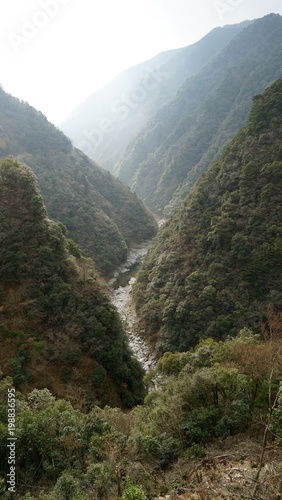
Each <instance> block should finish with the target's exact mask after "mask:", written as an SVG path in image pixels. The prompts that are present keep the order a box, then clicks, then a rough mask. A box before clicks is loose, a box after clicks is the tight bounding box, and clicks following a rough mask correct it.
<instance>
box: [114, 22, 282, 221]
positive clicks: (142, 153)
mask: <svg viewBox="0 0 282 500" xmlns="http://www.w3.org/2000/svg"><path fill="white" fill-rule="evenodd" d="M281 74H282V18H281V16H279V15H274V14H271V15H269V16H266V17H265V18H262V19H259V20H257V21H255V22H254V23H252V24H250V25H249V26H248V27H247V28H245V29H244V30H243V31H242V32H240V33H239V34H238V35H237V36H236V37H235V38H234V39H233V40H232V41H231V42H230V43H229V45H228V46H227V47H226V48H225V49H223V50H222V52H221V53H220V54H219V55H218V56H217V57H216V58H214V59H213V60H212V61H211V62H210V63H209V64H208V65H206V66H205V68H203V69H202V70H201V71H200V72H198V73H197V75H195V76H194V77H191V78H189V79H188V80H187V81H186V82H185V83H184V85H183V86H182V88H181V89H180V90H179V92H178V94H177V97H176V98H175V99H174V100H173V101H171V102H170V103H168V104H167V105H166V106H164V107H163V108H162V109H161V110H160V111H159V112H158V113H157V114H156V115H155V117H154V118H153V119H152V120H151V121H150V122H149V123H148V124H147V125H146V126H145V127H144V128H143V129H142V131H141V132H140V134H139V135H138V136H137V137H136V138H135V139H134V140H133V141H132V143H131V144H130V145H129V146H128V148H127V150H126V151H125V153H124V155H123V158H122V159H121V160H120V162H119V164H118V165H117V166H116V168H115V174H116V175H117V176H118V177H119V178H120V179H122V180H123V181H125V182H126V183H127V184H129V185H130V186H131V187H132V188H133V189H134V190H135V191H136V192H137V194H138V195H139V196H140V197H141V198H142V199H143V200H145V201H146V203H147V205H148V206H150V207H151V208H152V209H153V210H154V211H158V212H160V213H162V212H165V213H167V214H171V212H172V211H173V210H174V209H175V208H176V207H177V206H178V205H179V204H180V202H181V201H182V200H183V199H184V198H185V196H186V195H187V194H189V193H190V192H191V190H192V188H193V186H194V184H195V182H196V180H197V179H198V178H199V176H200V175H201V173H202V172H204V171H206V170H207V168H208V167H209V165H210V162H211V161H212V160H213V159H214V158H215V157H216V155H218V154H219V152H220V151H221V150H222V148H223V147H224V145H225V144H227V142H228V141H229V140H230V139H231V138H232V137H233V136H234V134H235V133H236V132H237V131H238V130H239V129H240V128H241V127H242V126H243V125H244V124H245V122H246V119H247V116H248V112H249V110H250V108H251V104H252V98H253V96H254V95H256V94H258V93H260V92H262V91H263V90H264V89H265V88H266V87H267V86H268V85H271V84H272V83H273V82H274V81H275V80H276V79H277V78H279V77H280V76H281Z"/></svg>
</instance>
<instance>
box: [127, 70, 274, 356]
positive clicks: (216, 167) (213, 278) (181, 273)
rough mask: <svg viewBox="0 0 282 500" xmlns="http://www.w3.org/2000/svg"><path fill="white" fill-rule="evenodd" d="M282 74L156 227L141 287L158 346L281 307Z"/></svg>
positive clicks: (256, 320)
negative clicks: (175, 208)
mask: <svg viewBox="0 0 282 500" xmlns="http://www.w3.org/2000/svg"><path fill="white" fill-rule="evenodd" d="M281 137H282V78H280V79H279V80H278V81H277V82H275V83H274V84H273V85H272V87H270V88H268V89H267V90H266V91H265V92H264V93H263V94H262V95H259V96H256V97H255V98H254V104H253V107H252V110H251V113H250V116H249V120H248V123H247V125H246V127H245V128H244V129H243V130H242V131H240V132H239V133H238V134H237V135H236V137H235V138H234V139H233V141H232V142H231V143H230V144H229V145H228V146H227V147H226V148H225V149H224V152H223V154H222V157H221V159H220V160H219V161H217V162H215V163H214V164H213V166H212V167H211V169H210V170H209V171H208V172H207V173H206V175H204V176H203V177H202V179H201V180H200V181H199V182H198V184H197V186H196V188H195V189H194V191H193V193H192V195H191V196H190V197H189V198H188V199H187V200H186V201H185V203H184V204H183V206H182V207H181V208H180V209H179V210H178V211H177V212H176V213H175V215H174V216H173V217H172V218H171V219H170V220H169V222H168V223H167V224H166V226H165V227H164V229H163V230H161V231H160V233H159V234H158V236H157V238H156V240H155V243H154V245H153V247H152V248H151V250H150V251H149V253H148V254H147V256H146V259H145V261H144V264H143V266H142V268H141V270H140V273H139V276H138V281H137V285H136V287H135V291H134V295H135V301H136V306H137V312H138V315H139V318H140V322H141V325H142V326H143V327H144V331H145V332H146V333H147V335H148V336H149V338H150V340H151V341H152V342H154V343H155V344H157V343H159V344H158V346H159V348H160V349H161V351H164V350H180V351H185V350H187V349H188V348H190V347H191V346H194V345H195V344H196V343H197V342H198V341H199V339H202V338H206V337H213V338H214V339H217V340H220V339H224V338H226V337H227V336H229V335H236V333H237V332H238V331H239V330H240V328H242V327H245V326H247V327H250V328H254V329H256V328H258V326H259V325H261V324H262V322H263V321H264V320H265V314H266V310H267V308H268V307H269V306H270V307H271V308H273V310H274V311H277V310H278V311H279V310H281V307H282V244H281V241H282V240H281V236H282V210H281V207H282V147H281V145H282V143H281Z"/></svg>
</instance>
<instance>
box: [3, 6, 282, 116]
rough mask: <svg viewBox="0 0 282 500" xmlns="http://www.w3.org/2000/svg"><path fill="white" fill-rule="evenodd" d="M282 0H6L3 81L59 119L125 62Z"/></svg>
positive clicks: (185, 41) (259, 14)
mask: <svg viewBox="0 0 282 500" xmlns="http://www.w3.org/2000/svg"><path fill="white" fill-rule="evenodd" d="M270 12H275V13H279V14H282V2H281V0H194V1H192V0H142V2H141V1H137V0H119V1H115V0H100V1H93V0H92V1H91V0H9V1H8V0H6V1H5V2H4V1H3V0H2V2H1V17H0V36H1V44H0V57H1V59H0V60H1V76H0V83H1V84H2V86H3V87H4V89H5V90H6V91H7V92H9V93H11V94H12V95H15V96H16V97H19V98H20V99H23V100H25V101H27V102H29V103H30V104H31V105H32V106H34V107H36V108H37V109H40V110H41V111H42V112H43V113H44V114H45V115H46V116H47V117H48V119H49V120H50V121H52V122H53V123H55V124H58V123H60V122H61V121H62V120H63V119H64V118H65V117H66V116H67V115H68V114H69V113H70V112H71V111H72V110H73V108H74V107H75V106H76V105H77V104H78V103H79V102H82V101H83V100H85V99H86V98H87V97H88V96H89V95H90V94H91V93H92V92H94V91H95V90H98V89H99V88H100V87H101V86H103V85H105V84H106V83H107V82H108V81H110V80H111V79H112V78H113V77H114V76H115V75H116V74H117V73H119V72H120V71H121V70H123V69H125V68H127V67H130V66H133V65H134V64H137V63H139V62H142V61H145V60H146V59H149V58H151V57H153V56H154V55H156V54H158V53H159V52H162V51H164V50H167V49H171V48H178V47H183V46H186V45H190V44H191V43H193V42H195V41H197V40H199V39H200V38H202V37H203V36H204V35H205V34H206V33H208V32H209V31H210V30H211V29H213V28H214V27H216V26H223V25H225V24H233V23H237V22H240V21H243V20H245V19H254V18H258V17H262V16H264V15H266V14H268V13H270Z"/></svg>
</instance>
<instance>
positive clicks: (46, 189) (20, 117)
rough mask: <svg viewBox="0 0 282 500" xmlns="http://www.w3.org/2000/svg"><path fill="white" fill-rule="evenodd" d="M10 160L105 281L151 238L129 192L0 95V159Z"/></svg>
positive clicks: (147, 220) (149, 225)
mask: <svg viewBox="0 0 282 500" xmlns="http://www.w3.org/2000/svg"><path fill="white" fill-rule="evenodd" d="M8 155H13V156H15V157H18V158H19V159H20V160H22V161H24V162H25V163H26V164H27V165H29V166H30V167H31V168H32V170H33V172H34V173H35V174H36V175H37V177H38V181H39V185H40V189H41V191H42V194H43V197H44V201H45V203H46V206H47V208H48V211H49V214H50V216H51V217H52V218H54V219H56V220H59V221H61V222H62V223H63V224H64V225H65V226H66V227H67V229H68V231H69V234H70V237H71V238H72V239H73V240H75V241H76V242H77V243H78V244H79V245H80V246H81V248H82V250H83V252H84V253H85V254H86V255H87V256H88V257H91V258H93V259H94V261H95V264H96V266H97V269H98V270H99V271H100V272H102V273H103V274H104V275H110V274H111V273H112V272H113V270H114V269H116V268H117V266H119V265H120V264H121V262H123V261H124V260H125V258H126V255H127V252H128V249H129V248H130V247H132V246H133V245H134V244H137V243H140V242H142V241H143V240H146V239H148V238H151V237H152V236H153V235H154V234H155V232H156V223H155V220H154V218H153V216H152V215H151V214H150V213H149V212H148V210H147V209H146V208H145V206H144V205H143V203H142V202H141V201H140V200H139V199H138V198H137V196H136V195H134V194H133V193H131V192H130V190H129V188H127V187H126V186H124V185H123V184H122V183H121V182H120V181H118V180H117V179H115V178H114V177H113V176H111V175H110V174H109V173H108V172H106V171H104V170H102V169H101V168H100V167H98V165H97V164H95V163H94V162H92V161H91V160H89V159H88V158H87V157H86V156H85V155H84V154H83V153H82V152H81V151H79V150H77V149H75V148H73V146H72V144H71V142H70V140H69V139H67V137H65V136H64V134H63V133H62V132H61V131H59V130H58V129H56V128H55V127H54V126H53V125H52V124H51V123H49V122H48V121H47V119H46V118H45V117H44V116H43V115H42V114H41V113H40V112H38V111H36V110H35V109H34V108H32V107H31V106H29V105H28V104H27V103H24V102H20V101H19V100H18V99H16V98H14V97H12V96H10V95H8V94H7V93H5V92H4V91H3V90H2V89H0V158H4V157H6V156H8Z"/></svg>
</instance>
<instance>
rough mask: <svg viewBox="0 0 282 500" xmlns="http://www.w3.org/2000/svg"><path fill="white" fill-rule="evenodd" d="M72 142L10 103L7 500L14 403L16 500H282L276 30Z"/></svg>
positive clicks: (196, 56)
mask: <svg viewBox="0 0 282 500" xmlns="http://www.w3.org/2000/svg"><path fill="white" fill-rule="evenodd" d="M233 3H234V2H233ZM94 73H95V72H94ZM62 128H63V130H64V132H65V133H66V134H67V135H65V134H64V133H63V132H62V131H61V130H59V129H58V128H56V127H55V126H54V125H53V124H52V123H50V122H49V121H48V120H47V118H46V117H45V116H44V115H43V114H42V113H41V112H40V111H38V110H36V109H35V108H33V107H31V106H30V105H29V104H28V103H26V102H24V101H21V100H19V99H17V98H15V97H13V96H12V95H10V94H8V93H7V92H6V91H5V90H4V89H3V88H2V86H1V85H0V450H1V453H0V498H1V499H3V500H10V499H11V494H10V493H11V492H10V491H9V490H7V463H8V461H9V459H10V457H9V454H8V453H9V450H8V447H7V442H9V440H10V439H11V437H10V434H9V429H10V427H9V425H8V424H9V408H10V407H9V404H10V402H9V401H10V399H9V394H13V398H14V400H15V406H14V413H13V416H14V417H15V419H16V430H15V432H16V446H15V450H14V449H13V452H14V451H15V453H16V472H15V471H13V472H15V474H14V475H13V481H14V482H13V484H15V487H16V490H15V492H13V499H14V500H117V499H121V500H164V499H165V500H218V499H219V498H222V499H223V498H224V499H225V500H246V499H249V500H269V499H270V498H271V499H272V498H273V499H274V498H275V499H277V500H278V499H280V498H281V494H282V474H281V456H282V17H281V16H280V15H278V14H268V15H266V16H265V17H262V18H259V19H256V20H252V21H250V20H246V21H244V22H242V23H239V24H234V25H226V26H224V27H221V28H215V29H213V30H212V31H211V32H209V33H208V34H207V35H205V36H204V37H203V38H202V39H201V40H199V41H198V42H196V43H194V44H192V45H190V46H188V47H183V48H179V49H172V50H167V51H165V52H162V53H160V54H158V55H157V56H155V57H153V58H152V59H150V60H148V61H145V62H144V63H141V64H139V65H137V66H134V67H131V68H128V69H127V70H126V71H124V72H122V73H120V74H119V75H118V76H117V77H116V78H114V80H112V81H111V82H109V83H108V84H107V85H106V86H105V87H103V88H101V89H100V90H99V91H98V92H95V93H94V94H92V95H90V96H89V98H88V99H87V100H86V101H85V102H83V103H81V104H80V105H79V106H78V107H77V108H76V109H74V110H73V113H72V114H71V115H70V117H69V119H68V120H66V121H65V122H64V124H63V125H62ZM68 135H69V136H70V137H68ZM72 141H73V143H74V144H73V143H72ZM77 147H78V148H80V149H78V148H77ZM81 149H82V150H84V151H82V150H81ZM7 395H8V396H7ZM2 450H3V452H2Z"/></svg>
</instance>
